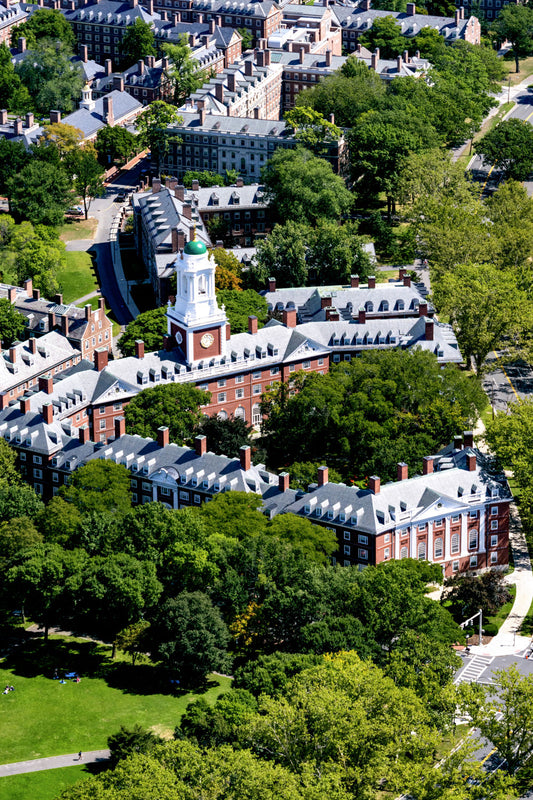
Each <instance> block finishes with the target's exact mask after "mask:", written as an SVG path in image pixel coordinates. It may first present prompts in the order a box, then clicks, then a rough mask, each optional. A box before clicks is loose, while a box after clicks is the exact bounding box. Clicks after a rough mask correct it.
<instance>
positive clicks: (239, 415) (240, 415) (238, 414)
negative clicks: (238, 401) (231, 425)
mask: <svg viewBox="0 0 533 800" xmlns="http://www.w3.org/2000/svg"><path fill="white" fill-rule="evenodd" d="M235 419H246V411H245V410H244V408H243V407H242V406H239V407H238V408H236V409H235Z"/></svg>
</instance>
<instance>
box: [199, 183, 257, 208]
mask: <svg viewBox="0 0 533 800" xmlns="http://www.w3.org/2000/svg"><path fill="white" fill-rule="evenodd" d="M185 197H186V198H187V199H190V200H192V202H193V203H194V206H195V207H196V208H197V209H198V211H199V212H200V213H202V211H213V210H216V209H224V208H235V209H238V208H266V206H267V203H266V202H265V199H264V187H263V186H262V185H261V184H259V183H251V184H248V185H245V186H234V185H232V186H211V187H205V188H202V187H200V188H199V189H195V190H190V189H189V190H188V191H186V193H185ZM237 198H238V200H237ZM217 200H218V203H217V202H216V201H217Z"/></svg>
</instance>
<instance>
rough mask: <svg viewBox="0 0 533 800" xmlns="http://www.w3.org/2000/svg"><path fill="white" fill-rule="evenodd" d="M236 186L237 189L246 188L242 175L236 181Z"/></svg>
mask: <svg viewBox="0 0 533 800" xmlns="http://www.w3.org/2000/svg"><path fill="white" fill-rule="evenodd" d="M235 186H236V187H237V189H242V187H243V186H244V180H243V178H241V176H240V175H239V177H238V178H237V180H236V181H235Z"/></svg>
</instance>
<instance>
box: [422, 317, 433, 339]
mask: <svg viewBox="0 0 533 800" xmlns="http://www.w3.org/2000/svg"><path fill="white" fill-rule="evenodd" d="M434 329H435V323H434V322H433V320H432V319H426V331H425V334H424V338H425V340H426V342H432V341H433V339H434V338H435V330H434Z"/></svg>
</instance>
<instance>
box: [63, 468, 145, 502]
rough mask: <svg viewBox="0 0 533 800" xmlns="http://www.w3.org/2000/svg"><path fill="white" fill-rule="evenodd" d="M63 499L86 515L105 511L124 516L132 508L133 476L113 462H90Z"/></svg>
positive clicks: (64, 491) (66, 491)
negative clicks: (131, 485) (131, 478)
mask: <svg viewBox="0 0 533 800" xmlns="http://www.w3.org/2000/svg"><path fill="white" fill-rule="evenodd" d="M61 496H62V497H63V498H64V499H65V500H66V501H67V503H73V504H74V505H75V506H76V508H77V509H78V511H80V512H81V513H82V514H87V513H91V512H102V511H103V512H106V513H108V514H118V515H119V516H120V515H123V514H125V513H126V512H127V511H129V509H130V507H131V495H130V473H129V472H128V470H127V469H126V467H124V466H122V464H115V463H113V462H112V461H102V460H100V459H98V460H97V461H89V463H88V464H84V465H83V466H82V467H80V468H79V469H77V470H76V471H75V472H73V474H72V478H71V481H70V484H69V485H68V486H64V487H62V489H61Z"/></svg>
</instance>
